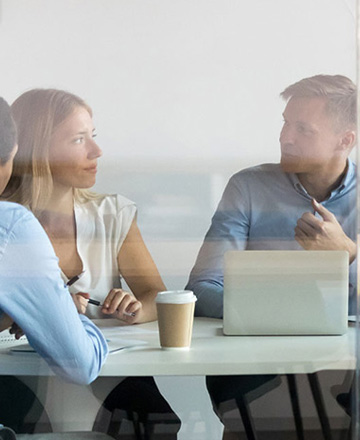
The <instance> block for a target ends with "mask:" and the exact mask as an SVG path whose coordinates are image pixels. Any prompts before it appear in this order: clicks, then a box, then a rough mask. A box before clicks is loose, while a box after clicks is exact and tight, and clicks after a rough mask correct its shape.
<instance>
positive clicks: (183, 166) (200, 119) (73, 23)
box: [0, 0, 355, 287]
mask: <svg viewBox="0 0 360 440" xmlns="http://www.w3.org/2000/svg"><path fill="white" fill-rule="evenodd" d="M354 11H355V0H331V1H329V0H273V1H270V0H249V1H245V0H150V1H146V0H105V1H104V0H2V8H1V21H0V54H1V69H0V84H1V88H0V94H1V95H3V96H4V97H5V98H7V99H8V100H9V101H10V102H11V101H12V100H13V99H15V98H16V97H17V96H18V95H19V94H20V93H22V92H23V91H25V90H27V89H29V88H32V87H57V88H64V89H67V90H69V91H72V92H74V93H76V94H78V95H80V96H81V97H83V98H84V99H85V100H87V101H88V102H89V103H90V105H91V106H92V107H93V109H94V114H95V123H96V126H97V129H98V140H99V143H100V145H101V146H102V148H103V150H104V155H103V158H102V159H101V169H100V172H99V176H98V183H97V186H96V188H97V189H98V190H99V191H103V192H120V193H122V194H124V195H126V196H128V197H129V198H132V199H133V200H135V201H136V202H137V204H138V207H139V224H140V226H141V228H142V231H143V234H144V236H145V238H146V240H147V243H148V245H149V247H150V249H151V251H152V253H153V254H154V257H155V260H156V261H157V263H158V265H159V268H160V270H161V272H162V274H163V276H164V278H165V280H166V281H167V283H168V284H169V285H170V286H171V287H181V286H182V285H183V284H184V283H185V281H186V279H187V275H188V272H189V270H190V268H191V266H192V264H193V261H194V258H195V256H196V254H197V251H198V247H199V244H200V242H201V240H202V237H203V235H204V233H205V231H206V229H207V227H208V225H209V221H210V218H211V215H212V213H213V211H214V209H215V207H216V205H217V203H218V200H219V197H220V196H221V193H222V190H223V188H224V185H225V183H226V181H227V179H228V177H229V176H230V175H231V174H232V173H233V172H235V171H236V170H239V169H241V168H243V167H245V166H249V165H252V164H255V163H259V162H265V161H277V160H278V157H279V154H278V135H279V130H280V127H281V121H282V117H281V112H282V109H283V103H282V102H281V101H280V99H279V97H278V96H279V93H280V92H281V91H282V90H283V89H284V88H285V87H286V86H287V85H289V84H290V83H292V82H295V81H297V80H299V79H301V78H303V77H305V76H310V75H313V74H317V73H342V74H345V75H348V76H350V77H351V78H353V79H354V78H355V17H354V16H355V12H354ZM174 248H175V249H176V251H175V252H174Z"/></svg>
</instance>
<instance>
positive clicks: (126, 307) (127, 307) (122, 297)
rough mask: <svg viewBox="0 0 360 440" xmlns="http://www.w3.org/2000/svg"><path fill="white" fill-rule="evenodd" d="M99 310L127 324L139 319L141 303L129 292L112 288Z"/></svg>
mask: <svg viewBox="0 0 360 440" xmlns="http://www.w3.org/2000/svg"><path fill="white" fill-rule="evenodd" d="M101 311H102V312H103V313H104V314H105V315H113V316H114V317H115V318H117V319H120V320H121V321H124V322H126V323H128V324H135V323H136V322H138V321H139V319H140V315H141V312H142V304H141V302H140V301H138V300H137V299H136V298H135V297H134V296H133V295H132V294H131V293H129V292H126V291H125V290H122V289H112V290H110V292H109V294H108V296H107V297H106V298H105V301H104V304H103V307H102V309H101Z"/></svg>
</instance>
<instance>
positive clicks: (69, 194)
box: [5, 89, 178, 438]
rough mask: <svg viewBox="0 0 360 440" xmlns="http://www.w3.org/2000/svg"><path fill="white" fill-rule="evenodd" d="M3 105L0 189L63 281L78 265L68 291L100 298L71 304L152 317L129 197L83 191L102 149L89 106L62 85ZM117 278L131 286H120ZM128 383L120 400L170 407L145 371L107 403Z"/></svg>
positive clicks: (131, 319) (149, 265)
mask: <svg viewBox="0 0 360 440" xmlns="http://www.w3.org/2000/svg"><path fill="white" fill-rule="evenodd" d="M11 109H12V114H13V118H14V120H15V123H16V125H17V129H18V146H19V149H18V154H17V156H16V159H15V161H14V170H13V176H12V178H11V179H10V182H9V184H8V186H7V190H6V193H5V194H6V197H7V198H8V199H9V200H13V201H16V202H18V203H21V204H23V205H25V206H27V207H28V208H30V209H31V211H33V213H34V214H35V216H36V217H37V218H38V220H39V221H40V223H41V225H42V226H43V228H44V229H45V231H46V233H47V235H48V236H49V238H50V241H51V243H52V245H53V247H54V249H55V253H56V255H57V256H58V258H59V266H60V268H61V270H62V276H63V278H64V281H65V282H68V281H69V280H70V279H71V278H72V277H74V276H77V275H79V274H81V273H82V272H83V276H82V277H81V278H80V279H79V280H78V281H77V282H76V284H74V285H73V286H72V287H71V288H70V291H71V289H74V290H73V291H72V293H77V292H86V294H83V296H86V297H87V298H89V296H90V297H91V298H92V299H95V300H98V301H99V302H100V303H101V304H102V306H100V307H96V306H94V305H90V304H89V305H87V304H86V302H85V306H84V298H83V297H82V296H81V294H78V295H74V300H75V303H76V304H77V307H78V310H79V311H80V312H85V309H86V314H87V316H89V317H93V318H95V317H97V318H99V317H115V318H118V319H120V320H121V321H124V322H126V323H128V324H135V323H141V322H146V321H152V320H155V319H156V308H155V301H154V299H155V296H156V294H157V292H159V291H161V290H164V289H165V286H164V284H163V282H162V280H161V277H160V275H159V273H158V270H157V268H156V266H155V263H154V262H153V260H152V258H151V256H150V253H149V252H148V250H147V248H146V246H145V244H144V241H143V239H142V237H141V234H140V231H139V229H138V226H137V224H136V207H135V204H134V203H133V202H131V201H130V200H128V199H126V198H125V197H123V196H121V195H102V194H96V193H93V192H90V191H89V188H91V187H92V186H93V185H94V184H95V180H96V173H97V166H98V160H99V159H100V157H101V155H102V151H101V149H100V147H99V146H98V145H97V143H96V142H95V135H96V134H95V127H94V123H93V119H92V111H91V109H90V107H89V106H88V105H87V104H86V103H85V102H84V101H83V100H82V99H81V98H79V97H77V96H75V95H73V94H71V93H68V92H65V91H62V90H55V89H34V90H30V91H28V92H26V93H24V94H22V95H21V96H20V97H19V98H18V99H16V101H15V102H14V103H13V105H12V106H11ZM121 278H124V280H125V281H126V283H127V285H128V286H129V288H130V289H131V292H128V291H125V290H123V289H122V284H121ZM86 306H87V307H86ZM134 387H135V388H136V389H137V392H136V393H133V391H132V394H133V395H134V398H136V399H137V400H136V402H137V403H136V405H135V404H134V402H126V403H125V404H124V405H125V406H126V405H130V406H131V407H132V409H133V410H135V411H138V412H144V407H143V406H142V405H143V404H145V403H149V402H160V403H161V406H162V407H163V406H164V405H165V407H168V411H166V412H171V413H172V411H171V409H170V407H169V406H168V405H167V402H165V401H164V399H163V398H162V396H160V394H159V392H158V390H157V387H156V385H155V383H154V381H153V379H152V378H146V387H144V386H143V382H140V381H139V380H138V379H136V378H128V379H126V380H124V382H122V383H121V384H120V385H119V389H118V392H116V389H115V390H113V392H112V395H113V396H114V391H115V407H116V405H117V403H116V401H118V405H119V406H120V407H121V406H123V401H122V400H121V399H120V397H121V396H123V395H124V394H127V391H128V389H131V390H133V389H134ZM116 396H118V399H117V398H116ZM154 396H155V398H154ZM139 397H140V398H139ZM113 400H114V399H113ZM130 400H131V399H130ZM156 406H157V405H156V404H155V403H154V404H153V407H152V408H149V407H148V406H147V408H146V412H152V411H153V412H159V409H158V408H157V407H156ZM125 409H126V408H125ZM173 416H174V418H175V419H176V420H178V419H177V418H176V416H175V415H173ZM177 429H178V427H177ZM175 436H176V434H175ZM174 438H176V437H174Z"/></svg>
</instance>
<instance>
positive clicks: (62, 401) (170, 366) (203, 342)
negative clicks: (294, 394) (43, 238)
mask: <svg viewBox="0 0 360 440" xmlns="http://www.w3.org/2000/svg"><path fill="white" fill-rule="evenodd" d="M96 323H97V324H98V325H99V326H100V327H101V328H103V329H104V332H105V333H107V332H109V331H110V332H112V334H113V333H114V331H116V330H118V332H119V334H120V335H121V337H123V338H126V339H127V340H141V341H145V342H146V345H144V346H139V347H135V348H131V349H126V350H123V351H120V352H117V353H114V354H110V355H109V357H108V359H107V361H106V363H105V365H104V366H103V368H102V370H101V373H100V377H99V378H98V379H97V380H96V381H95V382H94V383H93V384H92V385H91V386H78V385H73V384H66V383H65V382H63V381H62V380H61V379H59V378H57V377H55V376H54V375H53V373H52V371H51V370H50V369H49V367H48V366H47V365H46V363H45V362H44V361H43V360H42V359H40V357H39V356H38V355H37V354H16V355H14V354H9V352H8V351H6V350H0V374H2V375H5V374H12V375H16V376H21V378H22V379H23V380H24V382H26V383H28V384H29V385H30V386H32V383H33V382H34V381H33V380H32V377H33V378H34V379H35V377H36V378H37V379H36V381H35V383H36V392H37V394H38V395H39V396H40V399H41V400H42V401H43V403H44V404H46V410H47V412H48V414H49V416H50V420H51V422H52V424H53V427H54V429H55V430H59V431H62V430H77V429H79V430H81V429H91V427H92V422H93V421H94V418H95V415H96V413H97V411H98V409H99V407H100V405H101V403H102V400H103V399H104V398H105V397H106V395H107V394H108V393H109V392H110V391H111V389H112V388H113V387H114V385H115V384H116V383H118V382H119V380H120V378H121V377H124V376H196V375H200V376H206V375H219V374H220V375H231V374H297V373H300V374H301V373H314V372H317V371H321V370H352V369H355V366H356V356H355V333H356V332H355V327H354V324H349V328H348V332H347V333H346V334H345V335H343V336H224V335H223V333H222V321H221V320H216V319H209V318H196V319H195V321H194V330H193V339H192V346H191V349H190V350H189V351H167V350H162V349H161V348H160V345H159V337H158V331H157V323H156V322H152V323H146V324H141V325H136V326H122V325H119V321H116V320H113V319H106V320H97V321H96ZM114 326H116V328H115V330H114ZM109 329H110V330H109ZM39 376H40V378H39ZM41 377H42V378H43V382H44V389H43V390H41V383H42V381H41ZM42 394H43V396H42V397H41V395H42ZM54 396H55V397H54ZM75 408H76V411H75V410H74V409H75ZM81 411H82V412H83V416H82V415H81ZM75 414H76V415H75ZM79 420H81V426H78V425H77V424H76V423H77V422H78V421H79ZM72 422H73V423H72Z"/></svg>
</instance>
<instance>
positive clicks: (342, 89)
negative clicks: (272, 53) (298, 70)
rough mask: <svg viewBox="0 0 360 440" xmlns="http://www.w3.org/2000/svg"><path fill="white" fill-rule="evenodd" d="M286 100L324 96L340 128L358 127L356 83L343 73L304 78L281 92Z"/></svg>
mask: <svg viewBox="0 0 360 440" xmlns="http://www.w3.org/2000/svg"><path fill="white" fill-rule="evenodd" d="M280 96H281V97H282V98H283V99H285V100H286V101H288V100H290V99H291V98H324V99H325V100H326V110H327V112H328V114H329V115H331V116H332V117H333V118H334V120H335V122H336V125H337V126H338V128H340V129H347V128H355V127H356V118H357V104H356V102H357V89H356V85H355V84H354V83H353V82H352V81H351V79H349V78H347V77H346V76H343V75H315V76H312V77H310V78H304V79H302V80H300V81H298V82H296V83H294V84H292V85H290V86H288V87H286V89H285V90H284V91H283V92H282V93H280Z"/></svg>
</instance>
